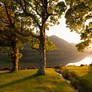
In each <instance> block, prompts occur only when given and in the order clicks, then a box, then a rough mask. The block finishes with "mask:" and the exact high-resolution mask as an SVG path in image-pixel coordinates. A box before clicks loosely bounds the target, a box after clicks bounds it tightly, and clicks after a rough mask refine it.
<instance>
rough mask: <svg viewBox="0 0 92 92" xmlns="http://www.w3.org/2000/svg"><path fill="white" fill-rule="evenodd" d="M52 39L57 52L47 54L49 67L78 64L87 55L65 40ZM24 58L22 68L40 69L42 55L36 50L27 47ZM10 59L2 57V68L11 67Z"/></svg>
mask: <svg viewBox="0 0 92 92" xmlns="http://www.w3.org/2000/svg"><path fill="white" fill-rule="evenodd" d="M50 39H51V40H52V42H53V43H54V44H55V45H56V50H54V51H48V52H47V66H48V67H51V66H56V65H62V64H67V63H72V62H76V61H78V60H81V59H82V58H83V57H84V56H85V53H79V52H78V51H77V50H76V48H75V47H74V46H73V45H72V44H70V43H68V42H66V41H65V40H63V39H61V38H58V37H56V36H51V37H50ZM22 53H23V57H22V59H21V60H20V67H22V68H23V67H24V68H26V67H27V68H28V67H29V68H30V67H38V66H39V63H40V54H39V52H38V51H36V50H32V49H31V48H30V46H28V45H27V46H25V49H24V50H23V51H22ZM8 61H9V60H8V58H7V57H6V56H5V55H0V67H1V68H2V64H3V65H4V66H5V67H6V66H9V67H10V66H11V64H10V62H9V63H8Z"/></svg>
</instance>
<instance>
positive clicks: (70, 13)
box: [65, 0, 92, 51]
mask: <svg viewBox="0 0 92 92" xmlns="http://www.w3.org/2000/svg"><path fill="white" fill-rule="evenodd" d="M65 1H66V4H67V5H68V7H69V8H68V10H67V11H66V14H65V18H66V24H67V27H69V28H70V30H71V31H75V32H77V33H78V34H80V37H81V42H80V43H79V44H77V45H76V47H77V48H78V50H79V51H83V50H84V48H88V46H89V45H90V44H91V43H92V1H91V0H65Z"/></svg>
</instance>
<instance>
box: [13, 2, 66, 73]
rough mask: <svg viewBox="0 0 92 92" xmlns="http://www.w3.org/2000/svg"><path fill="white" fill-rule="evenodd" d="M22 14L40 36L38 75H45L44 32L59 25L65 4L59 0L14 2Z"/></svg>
mask: <svg viewBox="0 0 92 92" xmlns="http://www.w3.org/2000/svg"><path fill="white" fill-rule="evenodd" d="M14 1H15V2H16V3H17V6H19V8H18V9H20V10H21V11H22V12H21V13H20V12H18V13H19V15H22V16H25V17H29V18H30V19H31V20H30V27H31V28H34V30H35V31H36V32H37V33H38V34H39V35H40V37H39V41H40V45H39V48H40V55H41V64H40V67H39V71H38V73H40V74H45V68H46V46H45V44H46V33H45V32H46V30H49V27H50V26H53V25H55V24H59V19H60V18H61V15H62V14H63V12H65V10H66V6H65V3H64V2H63V1H61V2H59V0H14Z"/></svg>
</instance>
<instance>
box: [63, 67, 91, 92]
mask: <svg viewBox="0 0 92 92" xmlns="http://www.w3.org/2000/svg"><path fill="white" fill-rule="evenodd" d="M61 71H62V73H63V76H64V77H66V78H67V79H69V80H71V81H72V85H74V86H75V87H76V88H78V89H79V90H80V92H92V66H65V67H63V68H61Z"/></svg>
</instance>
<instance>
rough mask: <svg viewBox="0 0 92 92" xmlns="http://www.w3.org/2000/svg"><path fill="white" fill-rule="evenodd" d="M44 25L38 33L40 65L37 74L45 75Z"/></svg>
mask: <svg viewBox="0 0 92 92" xmlns="http://www.w3.org/2000/svg"><path fill="white" fill-rule="evenodd" d="M45 40H46V38H45V25H44V26H43V28H42V30H41V32H40V54H41V64H40V67H39V70H38V73H39V74H45V71H46V47H45Z"/></svg>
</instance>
